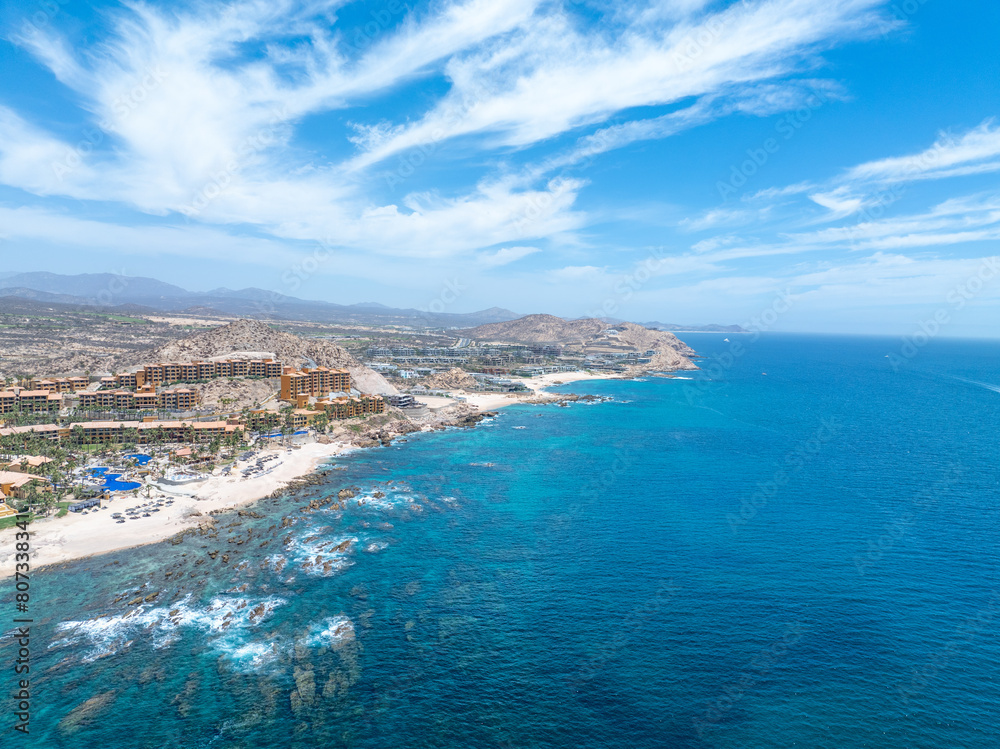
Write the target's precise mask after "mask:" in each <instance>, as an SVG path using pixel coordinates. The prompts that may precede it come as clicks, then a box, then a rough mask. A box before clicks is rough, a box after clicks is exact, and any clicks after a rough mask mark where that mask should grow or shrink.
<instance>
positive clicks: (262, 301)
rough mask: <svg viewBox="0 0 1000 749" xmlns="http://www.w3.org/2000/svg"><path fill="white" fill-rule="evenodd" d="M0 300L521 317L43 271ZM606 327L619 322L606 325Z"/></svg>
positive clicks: (442, 323) (280, 316)
mask: <svg viewBox="0 0 1000 749" xmlns="http://www.w3.org/2000/svg"><path fill="white" fill-rule="evenodd" d="M0 297H17V298H20V299H30V300H33V301H36V302H40V303H43V304H65V305H77V306H81V307H100V308H115V309H122V310H127V311H128V312H131V313H134V314H142V313H143V312H146V313H155V312H173V313H178V312H184V313H188V314H197V315H230V316H237V317H248V318H256V319H272V320H299V321H310V322H320V323H337V324H356V325H403V326H407V327H418V328H473V327H476V326H479V325H486V324H489V323H499V322H508V321H510V320H516V319H518V318H520V317H521V315H519V314H518V313H516V312H512V311H510V310H509V309H504V308H502V307H490V308H489V309H484V310H480V311H478V312H467V313H451V312H427V311H424V310H418V309H413V308H406V309H400V308H396V307H389V306H386V305H384V304H379V303H378V302H362V303H359V304H346V305H345V304H336V303H333V302H322V301H316V300H307V299H299V298H297V297H293V296H288V295H286V294H280V293H277V292H274V291H267V290H265V289H258V288H253V287H251V288H246V289H237V290H233V289H227V288H218V289H212V290H211V291H188V290H187V289H184V288H181V287H180V286H175V285H174V284H170V283H166V282H164V281H159V280H157V279H155V278H145V277H143V276H124V275H118V274H114V273H82V274H78V275H63V274H59V273H50V272H47V271H32V272H27V273H18V272H10V271H7V272H3V273H0ZM608 322H624V321H620V320H608ZM642 325H643V326H644V327H648V328H656V329H659V330H667V331H674V330H684V331H707V332H732V333H738V332H741V331H742V328H740V327H739V326H738V325H731V326H722V325H704V326H690V325H689V326H684V325H672V324H666V323H660V322H652V323H642Z"/></svg>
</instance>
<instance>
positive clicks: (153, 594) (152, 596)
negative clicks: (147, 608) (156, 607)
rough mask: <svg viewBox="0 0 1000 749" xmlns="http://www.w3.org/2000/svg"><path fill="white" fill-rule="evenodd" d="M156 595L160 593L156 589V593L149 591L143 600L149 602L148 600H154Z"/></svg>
mask: <svg viewBox="0 0 1000 749" xmlns="http://www.w3.org/2000/svg"><path fill="white" fill-rule="evenodd" d="M158 595H160V593H159V592H158V591H157V592H156V593H150V594H149V595H148V596H146V597H145V599H143V600H145V601H146V603H149V602H150V601H155V600H156V597H157V596H158Z"/></svg>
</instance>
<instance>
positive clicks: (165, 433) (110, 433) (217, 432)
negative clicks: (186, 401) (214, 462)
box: [0, 421, 243, 444]
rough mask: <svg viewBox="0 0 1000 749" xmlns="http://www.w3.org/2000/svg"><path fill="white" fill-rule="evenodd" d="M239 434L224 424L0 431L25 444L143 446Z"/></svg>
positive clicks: (94, 424) (104, 424) (96, 424)
mask: <svg viewBox="0 0 1000 749" xmlns="http://www.w3.org/2000/svg"><path fill="white" fill-rule="evenodd" d="M242 430H243V427H242V426H241V425H240V424H230V423H229V422H225V421H84V422H80V423H77V424H73V425H72V426H56V425H54V424H38V425H34V426H23V427H11V428H8V429H0V437H10V436H16V435H23V436H24V437H25V441H26V442H27V440H28V439H29V438H30V437H31V436H32V435H34V436H40V437H46V438H49V439H54V440H60V441H61V440H67V441H70V442H75V441H79V442H80V443H82V444H94V443H97V442H123V441H125V438H126V437H127V438H129V439H131V440H134V441H135V442H136V443H137V444H146V443H149V442H156V441H161V442H207V441H210V440H212V439H214V438H216V437H227V436H229V435H231V434H234V433H236V432H241V431H242Z"/></svg>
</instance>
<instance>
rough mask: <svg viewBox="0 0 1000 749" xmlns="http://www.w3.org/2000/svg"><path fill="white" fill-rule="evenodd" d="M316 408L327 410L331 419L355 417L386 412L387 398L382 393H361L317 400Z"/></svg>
mask: <svg viewBox="0 0 1000 749" xmlns="http://www.w3.org/2000/svg"><path fill="white" fill-rule="evenodd" d="M314 407H315V408H321V409H323V410H324V411H326V413H327V416H329V417H330V418H331V419H353V418H354V417H356V416H365V415H366V414H381V413H385V398H383V397H382V396H381V395H360V396H351V397H340V398H328V399H323V400H317V401H316V402H315V404H314Z"/></svg>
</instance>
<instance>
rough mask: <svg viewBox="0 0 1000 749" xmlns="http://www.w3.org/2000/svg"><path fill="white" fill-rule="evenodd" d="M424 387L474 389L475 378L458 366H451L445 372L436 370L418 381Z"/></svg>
mask: <svg viewBox="0 0 1000 749" xmlns="http://www.w3.org/2000/svg"><path fill="white" fill-rule="evenodd" d="M420 384H421V385H423V386H424V387H427V388H430V389H432V390H434V389H440V390H474V389H475V388H476V385H477V384H478V383H477V382H476V378H475V377H473V376H472V375H470V374H469V373H468V372H466V371H465V370H464V369H460V368H459V367H452V368H451V369H449V370H448V371H447V372H438V373H437V374H432V375H430V376H429V377H425V378H424V379H423V380H421V381H420Z"/></svg>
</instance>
